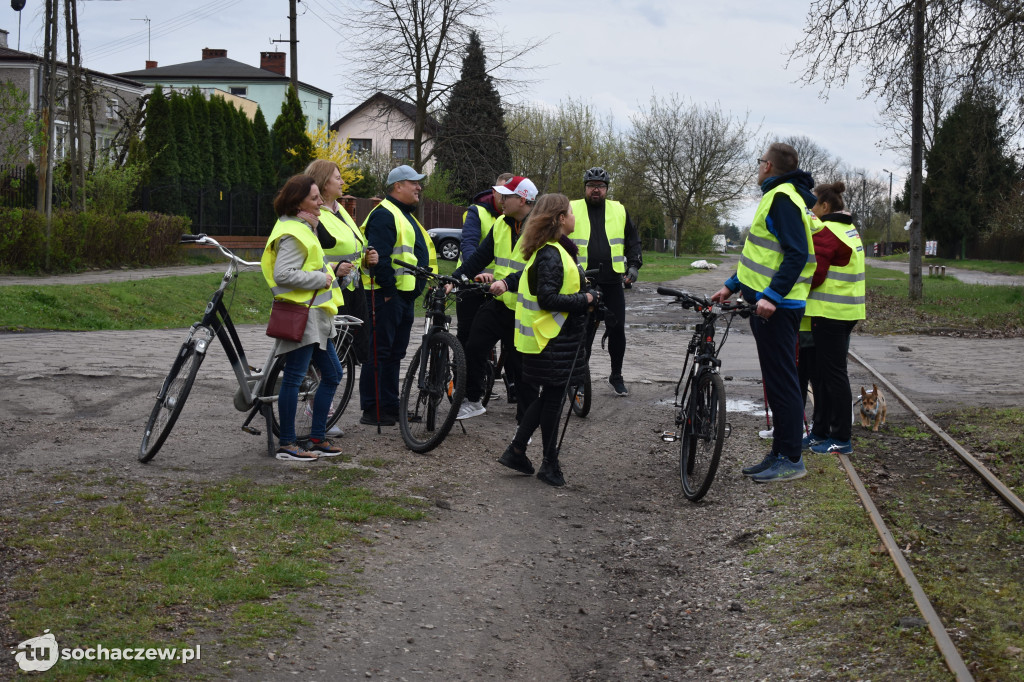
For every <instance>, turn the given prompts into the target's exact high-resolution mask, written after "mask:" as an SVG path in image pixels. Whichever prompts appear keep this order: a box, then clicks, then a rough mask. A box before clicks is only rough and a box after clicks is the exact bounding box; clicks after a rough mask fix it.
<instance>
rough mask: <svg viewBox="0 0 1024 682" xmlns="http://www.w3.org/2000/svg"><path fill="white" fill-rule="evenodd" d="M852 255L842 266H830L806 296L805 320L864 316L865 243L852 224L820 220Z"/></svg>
mask: <svg viewBox="0 0 1024 682" xmlns="http://www.w3.org/2000/svg"><path fill="white" fill-rule="evenodd" d="M822 224H823V225H824V226H825V229H827V230H829V231H831V232H832V234H834V235H835V236H836V237H837V238H838V239H839V241H841V242H843V243H844V244H846V245H847V246H849V247H850V249H851V250H852V251H853V253H852V254H851V255H850V262H849V263H847V264H846V265H844V266H841V267H840V266H836V265H830V266H829V268H828V274H827V275H826V276H825V281H824V282H822V283H821V284H820V285H819V286H818V287H817V288H816V289H812V290H811V293H810V294H808V295H807V310H805V311H804V316H805V317H827V318H828V319H830V320H863V319H864V318H865V317H866V314H865V305H864V300H865V291H864V289H865V286H864V284H865V283H864V244H863V242H861V239H860V233H859V232H857V228H856V227H854V226H853V225H848V224H845V223H839V222H834V221H832V220H828V221H822Z"/></svg>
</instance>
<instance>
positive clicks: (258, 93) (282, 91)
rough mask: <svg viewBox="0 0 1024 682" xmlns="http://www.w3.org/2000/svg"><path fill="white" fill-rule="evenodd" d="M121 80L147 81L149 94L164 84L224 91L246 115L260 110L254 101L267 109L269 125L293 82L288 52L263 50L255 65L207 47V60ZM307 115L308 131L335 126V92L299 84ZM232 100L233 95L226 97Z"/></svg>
mask: <svg viewBox="0 0 1024 682" xmlns="http://www.w3.org/2000/svg"><path fill="white" fill-rule="evenodd" d="M118 75H119V76H123V77H125V78H131V79H133V80H137V81H140V82H142V83H145V84H146V85H147V86H148V87H149V89H150V90H152V89H153V88H154V87H156V85H157V84H160V85H161V86H162V87H163V89H164V90H165V91H167V90H170V89H175V90H181V91H184V90H189V89H191V88H193V87H197V88H199V89H200V90H203V91H204V92H208V91H214V92H216V91H220V92H222V93H227V94H228V95H230V96H232V97H237V98H240V100H243V101H237V102H235V104H236V106H238V107H239V108H240V109H242V110H243V111H246V113H248V114H249V115H250V117H251V116H253V115H255V108H254V107H251V106H247V105H246V104H245V101H249V102H254V103H255V104H256V105H258V106H259V108H260V109H262V110H263V116H264V118H266V119H267V125H273V124H274V119H276V118H277V117H278V115H280V113H281V104H282V103H283V102H284V100H285V96H286V93H287V91H288V86H289V84H291V80H290V79H289V78H288V76H287V75H285V53H284V52H261V53H260V66H259V68H257V67H255V66H250V65H249V64H245V63H243V62H239V61H236V60H234V59H230V58H229V57H228V51H227V50H221V49H213V48H208V47H204V48H203V52H202V59H200V60H199V61H195V62H184V63H182V64H172V65H170V66H159V65H158V64H157V63H156V62H155V61H147V62H146V68H145V69H140V70H138V71H125V72H123V73H119V74H118ZM297 87H298V91H299V101H300V102H301V103H302V113H304V114H305V115H306V128H307V130H309V131H310V132H313V131H314V130H316V129H317V128H321V127H323V126H325V125H328V124H329V123H330V118H331V97H332V95H331V93H329V92H327V91H326V90H322V89H320V88H318V87H316V86H313V85H310V84H308V83H303V82H302V81H299V82H298V84H297ZM225 99H228V100H229V101H230V100H231V99H232V98H231V97H226V98H225Z"/></svg>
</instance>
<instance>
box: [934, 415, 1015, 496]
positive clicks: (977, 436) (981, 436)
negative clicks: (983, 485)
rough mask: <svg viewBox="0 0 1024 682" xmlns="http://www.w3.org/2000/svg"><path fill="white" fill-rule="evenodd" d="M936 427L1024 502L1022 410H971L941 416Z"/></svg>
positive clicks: (938, 417) (937, 418)
mask: <svg viewBox="0 0 1024 682" xmlns="http://www.w3.org/2000/svg"><path fill="white" fill-rule="evenodd" d="M936 420H937V421H938V423H939V424H940V425H941V426H942V428H943V429H945V430H946V432H947V433H949V434H950V435H951V436H953V437H954V438H956V439H957V440H958V441H959V442H960V443H962V444H963V445H964V447H966V448H967V449H968V450H969V451H970V452H971V454H973V455H974V456H975V457H977V458H978V459H979V460H981V462H982V463H983V464H984V465H985V467H986V468H988V469H990V470H992V472H993V473H994V474H995V475H996V476H998V477H999V480H1001V481H1002V482H1003V483H1004V484H1005V485H1006V486H1007V487H1009V488H1010V489H1011V490H1013V492H1014V494H1015V495H1017V497H1022V498H1024V408H1019V407H1011V408H1005V409H993V408H983V407H972V408H966V409H963V410H959V411H957V412H949V413H945V414H940V415H938V416H937V417H936Z"/></svg>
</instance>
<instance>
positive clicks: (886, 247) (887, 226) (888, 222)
mask: <svg viewBox="0 0 1024 682" xmlns="http://www.w3.org/2000/svg"><path fill="white" fill-rule="evenodd" d="M882 172H883V173H888V174H889V210H888V211H886V216H887V217H888V219H887V220H886V221H885V245H884V246H882V255H883V256H888V255H889V254H888V253H887V251H888V250H889V243H890V242H889V230H890V229H891V228H892V171H891V170H886V169H885V168H883V169H882Z"/></svg>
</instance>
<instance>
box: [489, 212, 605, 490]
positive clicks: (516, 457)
mask: <svg viewBox="0 0 1024 682" xmlns="http://www.w3.org/2000/svg"><path fill="white" fill-rule="evenodd" d="M575 227H576V218H575V217H574V216H573V214H572V208H570V206H569V200H568V199H567V198H566V197H565V195H563V194H545V195H544V196H542V197H541V198H540V199H539V200H538V201H537V205H536V206H535V207H534V209H533V211H532V212H531V213H530V217H529V218H528V219H527V221H526V226H525V227H524V228H523V236H522V237H521V238H520V240H519V245H520V248H521V249H522V252H523V256H524V257H525V258H527V262H526V267H525V268H523V270H522V272H519V273H513V274H512V275H509V276H508V277H506V278H505V279H504V280H498V281H497V282H495V283H494V284H493V285H492V286H491V291H492V293H504V292H505V291H508V290H516V289H517V287H518V292H519V296H518V299H517V303H516V330H515V344H516V350H518V351H519V352H520V353H522V354H523V373H522V380H523V381H525V382H526V383H528V384H531V385H533V386H534V387H537V388H539V389H540V395H539V396H538V398H537V399H536V400H534V401H533V402H532V403H531V404H530V405H529V406H528V407H527V408H526V411H525V413H524V414H523V418H522V421H521V422H520V424H519V428H518V429H517V430H516V434H515V436H514V437H513V439H512V442H511V443H510V444H509V446H508V447H507V448H506V449H505V452H504V454H502V456H501V457H500V458H499V459H498V462H500V463H501V464H503V465H505V466H507V467H509V468H510V469H515V470H516V471H519V472H521V473H524V474H527V475H529V474H532V473H533V471H534V469H533V464H532V463H531V462H530V460H529V458H528V457H527V456H526V446H527V443H528V442H529V440H530V438H531V436H532V435H533V432H534V431H535V430H536V429H537V426H538V425H540V428H541V435H542V440H543V443H544V461H543V463H542V464H541V466H540V470H539V471H538V472H537V478H539V479H540V480H542V481H544V482H545V483H547V484H548V485H553V486H563V485H565V478H564V477H563V476H562V470H561V467H560V465H559V461H558V447H557V445H558V422H559V416H560V415H561V411H562V406H563V405H564V398H565V390H566V386H567V385H568V384H569V382H570V381H574V380H575V381H582V380H583V376H584V368H585V367H586V364H587V358H586V349H585V348H584V347H583V344H582V343H581V339H583V337H584V334H585V329H586V312H587V309H588V307H589V306H590V305H591V304H592V303H593V302H594V299H595V296H594V294H593V293H590V292H585V291H584V290H585V288H586V279H585V278H584V275H583V270H582V268H580V266H579V264H578V263H577V262H576V256H577V254H578V250H577V248H576V245H575V244H573V243H572V241H571V240H570V239H569V235H570V234H572V231H573V230H574V229H575Z"/></svg>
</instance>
